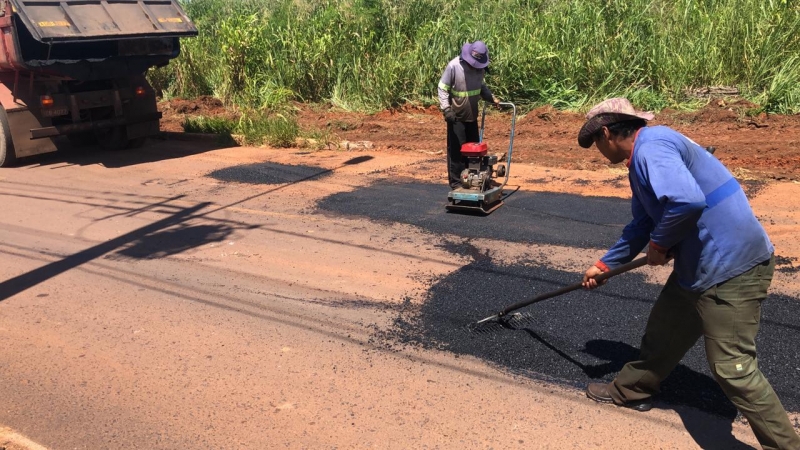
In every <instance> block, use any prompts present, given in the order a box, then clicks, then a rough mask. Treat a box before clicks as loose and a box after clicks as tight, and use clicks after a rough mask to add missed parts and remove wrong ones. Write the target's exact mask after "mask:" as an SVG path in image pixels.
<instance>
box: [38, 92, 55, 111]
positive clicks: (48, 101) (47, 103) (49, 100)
mask: <svg viewBox="0 0 800 450" xmlns="http://www.w3.org/2000/svg"><path fill="white" fill-rule="evenodd" d="M39 102H40V103H41V104H42V108H50V107H52V106H53V97H51V96H49V95H43V96H41V97H39Z"/></svg>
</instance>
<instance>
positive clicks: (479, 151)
mask: <svg viewBox="0 0 800 450" xmlns="http://www.w3.org/2000/svg"><path fill="white" fill-rule="evenodd" d="M487 150H489V146H488V145H486V142H467V143H466V144H464V145H462V146H461V154H462V155H464V156H486V151H487Z"/></svg>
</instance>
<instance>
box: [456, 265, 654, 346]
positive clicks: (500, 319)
mask: <svg viewBox="0 0 800 450" xmlns="http://www.w3.org/2000/svg"><path fill="white" fill-rule="evenodd" d="M645 264H647V257H646V256H643V257H641V258H639V259H635V260H633V261H631V262H629V263H627V264H623V265H621V266H619V267H617V268H615V269H612V270H609V271H608V272H603V273H601V274H600V275H597V276H596V277H594V279H595V280H597V282H598V283H602V282H603V281H605V280H607V279H609V278H611V277H613V276H615V275H619V274H621V273H625V272H628V271H630V270H633V269H636V268H639V267H642V266H644V265H645ZM582 287H583V283H575V284H571V285H569V286H565V287H562V288H561V289H558V290H555V291H552V292H546V293H544V294H541V295H538V296H536V297H533V298H531V299H528V300H525V301H521V302H519V303H514V304H513V305H511V306H507V307H506V308H505V309H503V310H502V311H500V312H499V313H497V314H494V315H492V316H489V317H487V318H485V319H481V320H479V321H477V322H475V323H474V324H472V325H471V327H470V328H471V329H472V330H476V328H479V327H482V326H487V325H489V324H496V323H497V324H500V325H503V326H506V327H510V326H509V325H511V324H512V322H513V321H520V319H521V318H523V317H524V316H522V315H521V314H512V315H511V316H510V318H509V317H508V316H509V313H511V312H513V311H516V310H518V309H520V308H524V307H526V306H528V305H532V304H534V303H537V302H541V301H542V300H547V299H549V298H553V297H558V296H559V295H563V294H566V293H568V292H572V291H574V290H577V289H580V288H582Z"/></svg>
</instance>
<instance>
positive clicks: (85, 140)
mask: <svg viewBox="0 0 800 450" xmlns="http://www.w3.org/2000/svg"><path fill="white" fill-rule="evenodd" d="M67 139H69V143H70V144H72V146H73V147H76V148H81V147H88V146H90V145H94V144H97V138H96V137H95V136H94V134H93V133H91V132H83V133H73V134H69V135H67Z"/></svg>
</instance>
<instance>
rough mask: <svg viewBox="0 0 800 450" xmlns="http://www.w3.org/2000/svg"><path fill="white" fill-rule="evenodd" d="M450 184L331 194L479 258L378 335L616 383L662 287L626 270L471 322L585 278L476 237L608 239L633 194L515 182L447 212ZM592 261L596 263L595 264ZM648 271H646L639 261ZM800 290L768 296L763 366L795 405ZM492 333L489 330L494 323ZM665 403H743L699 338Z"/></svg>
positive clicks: (340, 210) (512, 366)
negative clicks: (593, 286) (508, 255)
mask: <svg viewBox="0 0 800 450" xmlns="http://www.w3.org/2000/svg"><path fill="white" fill-rule="evenodd" d="M447 191H448V189H447V187H446V186H439V185H432V184H426V183H417V182H390V181H381V182H378V183H376V184H373V185H371V186H368V187H365V188H361V189H357V190H355V191H353V192H347V193H340V194H335V195H332V196H329V197H327V198H325V199H323V200H321V201H320V202H319V203H318V210H319V212H322V213H326V214H336V215H345V216H357V217H364V218H368V219H371V220H375V221H378V222H390V223H392V222H399V223H406V224H411V225H415V226H417V227H420V228H421V229H423V230H426V231H428V232H430V233H432V234H437V235H450V236H452V235H455V236H459V237H462V238H466V239H467V240H464V241H462V242H452V241H451V240H448V238H444V239H443V243H442V247H443V248H445V249H446V250H448V251H450V252H452V253H455V254H459V255H461V256H469V257H472V258H473V262H472V263H470V264H468V265H466V266H464V267H462V268H460V269H459V270H457V271H455V272H452V273H450V274H449V275H447V276H444V277H442V278H439V279H435V280H425V281H427V282H429V283H430V284H431V287H430V289H429V291H428V292H427V298H426V299H425V302H424V303H423V304H422V305H421V306H415V305H412V304H411V303H410V302H406V303H405V304H404V305H405V307H406V308H405V310H404V311H402V312H400V313H399V315H398V317H397V319H396V321H395V324H394V326H393V327H392V328H391V329H389V330H386V331H385V332H384V333H382V334H381V335H380V336H379V337H381V338H384V339H385V340H384V342H385V343H386V345H387V346H393V345H395V344H394V343H397V342H400V343H404V344H411V345H421V346H423V347H427V348H436V349H442V350H446V351H450V352H453V353H455V354H459V355H471V356H475V357H478V358H481V359H483V360H486V361H489V362H491V363H493V364H495V365H497V366H498V367H500V368H502V369H504V370H508V371H510V372H513V373H517V374H520V375H524V376H528V377H531V378H534V379H541V380H546V381H550V382H555V383H559V384H563V385H568V386H573V387H577V388H583V387H584V386H585V385H586V383H588V382H590V381H610V380H612V379H613V377H614V376H615V374H616V373H617V372H619V370H620V369H621V368H622V366H623V365H624V364H625V363H626V362H628V361H631V360H633V359H635V358H636V357H637V356H638V349H639V345H640V341H641V336H642V333H643V332H644V327H645V325H646V322H647V318H648V316H649V313H650V309H651V307H652V305H653V302H654V301H655V299H656V297H657V296H658V293H659V291H660V289H661V286H659V285H654V284H650V283H647V282H646V281H645V279H644V277H643V276H642V274H641V273H636V272H630V273H626V274H622V275H619V276H617V277H615V278H613V279H612V280H610V281H609V282H608V284H606V285H604V286H602V287H601V288H599V289H597V290H594V291H585V290H577V291H574V292H571V293H569V294H566V295H563V296H561V297H556V298H553V299H549V300H546V301H544V302H541V303H537V304H535V305H531V306H529V307H527V308H524V309H523V310H522V311H523V312H524V314H525V315H524V318H525V320H524V321H520V323H519V324H518V325H517V326H515V327H512V328H511V329H508V328H503V327H490V328H488V330H489V331H488V332H479V331H481V330H480V329H478V330H475V329H471V327H470V326H471V325H473V324H474V323H475V322H476V321H477V320H480V319H483V318H485V317H487V316H490V315H492V314H495V313H497V312H498V311H500V310H502V309H503V308H505V307H506V306H508V305H510V304H513V303H517V302H519V301H522V300H526V299H529V298H532V297H534V296H537V295H540V294H543V293H546V292H549V291H553V290H556V289H559V288H561V287H564V286H567V285H571V284H574V283H576V282H578V281H580V278H581V276H582V274H581V273H574V272H563V271H559V270H554V269H552V268H548V267H545V266H543V265H542V264H541V263H540V262H538V261H518V262H516V263H513V264H501V263H497V262H495V261H493V260H492V259H491V257H490V256H489V255H486V254H482V253H481V252H480V251H479V250H478V249H477V248H475V247H474V246H472V245H470V244H469V241H468V239H469V238H492V239H499V240H505V241H511V242H522V243H532V244H536V243H540V244H553V245H566V246H572V247H576V248H582V249H585V248H606V247H609V246H610V245H612V244H613V243H614V242H615V241H616V240H617V238H618V237H619V234H620V232H621V230H622V227H623V226H624V224H625V223H627V221H628V220H630V203H629V201H628V200H624V199H617V198H602V197H583V196H577V195H569V194H559V193H542V192H515V193H514V194H513V195H511V196H510V197H509V198H508V199H507V201H506V204H505V205H504V206H503V207H501V208H500V209H499V210H497V211H496V212H494V213H493V214H491V215H490V216H487V217H479V216H465V215H459V214H452V213H447V212H445V210H444V205H445V202H446V198H447ZM589 263H591V261H587V264H589ZM641 270H647V269H640V271H641ZM798 318H800V300H799V299H796V298H789V297H784V296H777V295H770V296H769V297H768V299H767V300H766V301H765V302H764V304H763V313H762V326H761V331H760V333H759V335H758V338H757V345H758V351H759V354H758V359H759V367H760V369H761V371H762V372H763V373H764V374H765V375H766V377H767V378H768V379H769V381H770V382H771V384H772V386H773V388H774V389H775V390H776V391H777V393H778V395H779V396H780V398H781V401H782V402H783V405H784V406H785V407H786V409H787V410H790V411H800V392H798V391H797V390H796V381H797V377H798V376H800V362H798V361H800V333H799V332H800V326H799V325H797V323H798V322H799V321H798ZM483 331H486V330H485V329H484V330H483ZM658 405H661V406H662V407H663V406H664V405H687V406H691V407H695V408H698V409H701V410H704V411H707V412H712V413H715V414H720V415H723V416H726V417H734V416H736V409H735V407H734V406H733V404H732V403H731V402H730V401H729V400H728V399H727V398H726V397H725V395H724V394H723V393H722V390H721V389H720V388H719V386H718V385H717V383H716V382H715V381H714V379H713V377H712V375H711V372H710V370H709V368H708V364H707V362H706V359H705V352H704V349H703V341H702V339H700V340H699V341H698V343H697V345H695V346H694V347H693V348H692V349H691V350H690V351H689V352H688V353H687V354H686V356H685V357H684V359H683V360H682V362H681V364H679V365H678V366H677V367H676V368H675V370H674V371H673V372H672V374H671V375H670V376H669V377H668V378H667V379H666V380H665V381H664V382H663V384H662V393H661V394H660V395H659V397H658V400H657V406H658Z"/></svg>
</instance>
